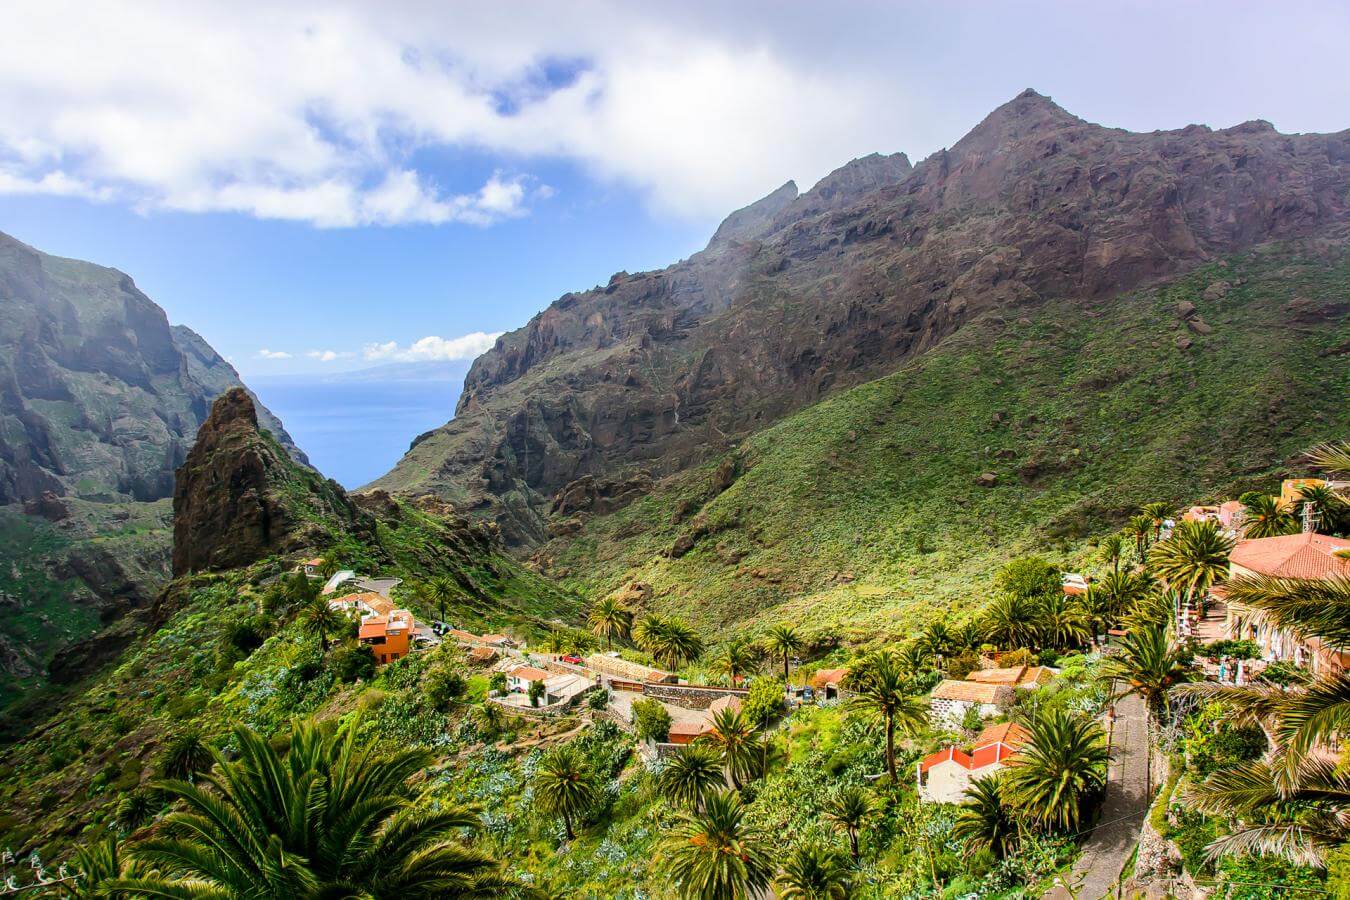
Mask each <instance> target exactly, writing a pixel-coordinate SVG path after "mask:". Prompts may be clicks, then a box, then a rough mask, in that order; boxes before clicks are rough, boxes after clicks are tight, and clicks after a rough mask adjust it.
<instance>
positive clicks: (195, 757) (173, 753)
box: [159, 731, 216, 781]
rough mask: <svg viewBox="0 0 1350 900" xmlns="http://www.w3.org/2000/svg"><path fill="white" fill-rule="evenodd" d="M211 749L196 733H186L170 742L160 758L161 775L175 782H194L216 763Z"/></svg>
mask: <svg viewBox="0 0 1350 900" xmlns="http://www.w3.org/2000/svg"><path fill="white" fill-rule="evenodd" d="M215 761H216V760H215V756H214V755H213V754H212V752H211V748H210V747H208V746H207V745H206V742H205V741H203V740H202V737H201V735H200V734H198V733H197V732H195V731H185V732H183V733H182V734H180V735H177V736H176V737H174V738H173V739H172V740H171V741H169V744H168V746H166V747H165V748H164V752H163V753H162V754H161V755H160V757H159V774H160V775H161V776H162V777H164V778H169V779H173V780H175V781H192V780H193V778H195V777H196V776H197V774H198V773H199V772H205V771H206V770H208V769H210V768H211V765H212V764H213V763H214V762H215Z"/></svg>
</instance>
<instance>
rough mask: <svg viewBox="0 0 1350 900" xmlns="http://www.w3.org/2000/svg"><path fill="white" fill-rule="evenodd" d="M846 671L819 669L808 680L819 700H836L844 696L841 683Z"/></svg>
mask: <svg viewBox="0 0 1350 900" xmlns="http://www.w3.org/2000/svg"><path fill="white" fill-rule="evenodd" d="M846 677H848V669H821V670H820V671H818V672H816V673H814V674H813V675H812V676H811V678H810V679H809V680H808V682H807V683H808V684H810V685H811V690H813V691H815V693H816V698H817V699H819V700H838V699H839V698H840V697H841V696H843V694H844V689H843V683H844V679H845V678H846Z"/></svg>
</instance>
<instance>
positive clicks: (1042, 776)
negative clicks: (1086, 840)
mask: <svg viewBox="0 0 1350 900" xmlns="http://www.w3.org/2000/svg"><path fill="white" fill-rule="evenodd" d="M1027 730H1028V732H1029V735H1030V736H1029V739H1028V743H1027V745H1026V746H1025V747H1023V748H1022V749H1021V750H1020V751H1019V752H1018V763H1017V765H1015V766H1011V767H1009V769H1008V770H1007V773H1006V775H1005V777H1006V778H1007V781H1006V782H1005V783H1006V785H1007V788H1006V789H1007V792H1008V798H1009V799H1010V800H1011V801H1012V803H1013V805H1014V807H1015V808H1016V809H1018V810H1019V811H1020V812H1021V813H1022V814H1024V815H1025V816H1026V817H1027V818H1028V819H1029V820H1030V821H1031V822H1033V823H1035V824H1038V825H1040V826H1041V827H1043V828H1047V829H1058V830H1063V831H1072V830H1073V829H1074V828H1076V827H1077V825H1078V820H1079V815H1080V813H1081V811H1082V806H1083V801H1084V800H1085V798H1086V797H1087V796H1088V795H1089V794H1092V793H1095V792H1097V791H1099V790H1101V789H1102V787H1103V786H1104V785H1105V784H1106V766H1107V763H1108V761H1109V760H1110V757H1111V752H1110V750H1109V749H1107V746H1106V738H1105V735H1104V734H1103V732H1102V729H1101V727H1100V726H1098V725H1097V723H1096V722H1094V721H1092V720H1091V719H1088V718H1086V717H1084V716H1080V715H1075V714H1073V713H1070V712H1068V711H1066V710H1062V709H1053V708H1052V709H1047V710H1043V711H1042V712H1041V713H1040V714H1039V715H1038V716H1036V717H1034V718H1032V719H1031V720H1030V723H1029V725H1028V729H1027Z"/></svg>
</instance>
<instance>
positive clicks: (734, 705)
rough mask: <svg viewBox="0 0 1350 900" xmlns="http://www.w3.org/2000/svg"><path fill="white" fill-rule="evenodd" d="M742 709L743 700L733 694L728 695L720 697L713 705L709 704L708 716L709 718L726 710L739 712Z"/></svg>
mask: <svg viewBox="0 0 1350 900" xmlns="http://www.w3.org/2000/svg"><path fill="white" fill-rule="evenodd" d="M740 708H741V698H740V697H737V696H735V695H733V694H728V695H726V696H725V697H718V698H717V699H716V700H714V701H713V702H712V703H709V704H708V715H709V716H712V715H716V714H717V713H719V712H721V711H722V710H724V709H737V710H738V709H740Z"/></svg>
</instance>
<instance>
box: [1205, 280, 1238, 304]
mask: <svg viewBox="0 0 1350 900" xmlns="http://www.w3.org/2000/svg"><path fill="white" fill-rule="evenodd" d="M1232 287H1233V286H1232V285H1231V284H1229V283H1228V282H1226V281H1216V282H1214V283H1213V284H1211V285H1210V286H1209V287H1207V288H1205V292H1204V293H1203V294H1201V295H1200V296H1201V298H1202V299H1204V300H1208V301H1210V302H1213V301H1215V300H1222V299H1223V298H1224V297H1226V296H1228V291H1229V290H1231V289H1232Z"/></svg>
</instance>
